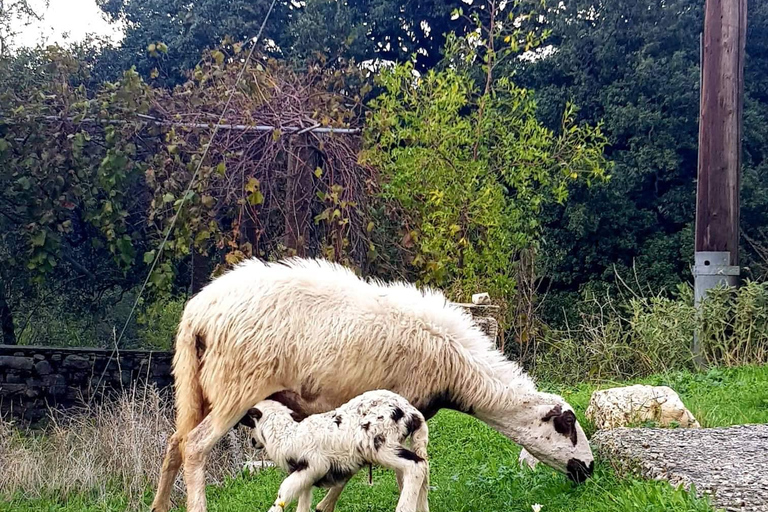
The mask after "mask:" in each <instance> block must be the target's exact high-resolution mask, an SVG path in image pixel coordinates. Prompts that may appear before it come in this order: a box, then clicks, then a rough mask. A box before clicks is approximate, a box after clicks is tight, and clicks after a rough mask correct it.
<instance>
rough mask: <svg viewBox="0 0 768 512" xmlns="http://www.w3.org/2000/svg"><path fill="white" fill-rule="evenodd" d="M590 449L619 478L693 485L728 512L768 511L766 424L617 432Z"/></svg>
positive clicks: (601, 435)
mask: <svg viewBox="0 0 768 512" xmlns="http://www.w3.org/2000/svg"><path fill="white" fill-rule="evenodd" d="M591 444H592V446H593V447H594V448H595V449H596V451H597V453H598V454H599V455H600V456H601V457H602V458H603V459H605V460H607V461H609V462H610V464H611V466H613V467H614V468H616V469H618V470H619V472H620V473H627V472H631V473H635V474H639V475H640V476H643V477H646V478H650V479H656V480H662V479H663V480H668V481H669V482H670V483H671V484H673V485H682V486H684V487H689V486H690V485H691V484H694V485H695V487H696V491H697V493H699V494H708V495H710V496H711V497H712V502H713V505H715V507H718V508H720V507H722V508H724V509H725V510H727V511H734V512H735V511H739V512H758V511H759V512H768V455H766V454H768V425H743V426H736V427H727V428H700V429H690V428H677V429H668V428H665V429H660V428H617V429H614V430H602V431H600V432H597V433H596V434H595V435H594V436H593V437H592V439H591Z"/></svg>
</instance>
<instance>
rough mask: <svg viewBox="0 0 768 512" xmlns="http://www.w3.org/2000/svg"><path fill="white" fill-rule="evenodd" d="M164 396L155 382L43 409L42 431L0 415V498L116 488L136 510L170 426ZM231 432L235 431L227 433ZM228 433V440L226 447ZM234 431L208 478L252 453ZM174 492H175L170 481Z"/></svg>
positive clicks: (219, 477)
mask: <svg viewBox="0 0 768 512" xmlns="http://www.w3.org/2000/svg"><path fill="white" fill-rule="evenodd" d="M172 412H173V411H172V406H171V403H170V400H168V399H167V398H165V397H164V396H163V395H161V394H160V393H159V392H158V391H157V390H156V389H155V388H147V389H141V390H137V389H133V390H131V391H128V392H126V393H124V394H122V395H120V396H117V397H115V398H114V399H112V400H107V401H105V402H103V403H102V404H99V405H96V404H91V405H84V406H83V407H82V408H80V409H78V410H76V411H74V412H72V411H68V412H67V413H66V414H64V413H56V412H52V413H51V418H50V423H49V425H48V426H47V428H46V429H45V430H44V431H37V432H31V431H24V430H20V429H18V427H17V426H16V425H14V424H13V423H12V422H9V421H5V420H0V501H2V500H4V499H5V500H10V499H13V498H14V497H15V498H18V497H23V498H26V499H34V498H42V497H46V496H59V497H66V496H69V495H72V494H79V493H85V492H87V493H89V495H94V496H95V498H96V499H97V500H98V499H106V498H107V497H108V496H109V494H110V491H114V489H120V491H121V492H122V493H123V494H124V495H125V496H126V497H127V499H128V503H127V506H128V507H129V508H130V509H132V510H136V509H138V508H139V507H140V505H141V499H142V496H143V495H144V493H145V491H146V490H147V489H149V488H154V485H155V484H156V482H157V478H158V476H159V470H160V465H161V462H162V459H163V455H164V451H165V444H166V440H167V439H168V437H169V436H170V435H171V433H172V431H173V416H172ZM233 435H234V436H235V437H237V434H233ZM227 440H229V446H227V444H228V443H227ZM244 440H245V439H244V437H243V435H242V434H241V435H240V436H239V437H238V438H237V439H236V442H233V441H235V440H233V439H232V436H230V437H229V438H226V437H225V440H224V442H221V443H219V444H218V445H217V447H216V448H215V449H214V451H213V452H212V453H211V455H210V457H209V461H210V462H209V463H208V464H206V469H207V472H208V481H209V482H222V481H224V480H225V478H227V477H232V476H235V475H237V474H239V473H240V472H241V471H242V468H243V466H244V463H245V461H246V457H247V456H248V455H253V454H251V453H250V451H248V450H249V443H244V442H243V441H244ZM176 491H177V496H178V495H180V494H181V493H182V491H183V488H182V486H181V485H180V480H178V481H177V487H176Z"/></svg>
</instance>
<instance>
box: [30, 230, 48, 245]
mask: <svg viewBox="0 0 768 512" xmlns="http://www.w3.org/2000/svg"><path fill="white" fill-rule="evenodd" d="M46 235H47V233H46V232H45V230H40V231H38V232H37V233H35V234H34V235H32V237H31V241H32V246H33V247H42V246H44V245H45V239H46Z"/></svg>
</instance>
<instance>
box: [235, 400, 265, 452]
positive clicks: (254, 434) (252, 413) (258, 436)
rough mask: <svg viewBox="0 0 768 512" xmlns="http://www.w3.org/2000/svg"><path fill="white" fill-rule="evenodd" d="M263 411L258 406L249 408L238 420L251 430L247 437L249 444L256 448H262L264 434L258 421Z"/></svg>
mask: <svg viewBox="0 0 768 512" xmlns="http://www.w3.org/2000/svg"><path fill="white" fill-rule="evenodd" d="M263 416H264V413H263V412H262V411H261V409H259V408H258V407H254V408H252V409H249V410H248V412H247V413H246V414H245V416H243V418H242V419H241V420H240V423H242V424H243V425H245V426H246V427H250V429H251V432H250V433H249V434H248V438H249V439H250V440H251V445H252V446H253V447H254V448H255V449H257V450H263V449H264V436H263V433H262V429H261V425H260V424H259V421H260V420H261V419H262V418H263Z"/></svg>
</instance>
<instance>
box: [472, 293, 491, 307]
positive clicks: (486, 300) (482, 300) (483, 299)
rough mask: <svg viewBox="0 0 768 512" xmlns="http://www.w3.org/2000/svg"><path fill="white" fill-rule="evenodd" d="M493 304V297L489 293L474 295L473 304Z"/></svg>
mask: <svg viewBox="0 0 768 512" xmlns="http://www.w3.org/2000/svg"><path fill="white" fill-rule="evenodd" d="M490 303H491V296H490V295H488V294H487V293H476V294H474V295H472V304H475V305H478V306H485V305H488V304H490Z"/></svg>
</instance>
